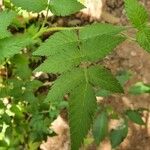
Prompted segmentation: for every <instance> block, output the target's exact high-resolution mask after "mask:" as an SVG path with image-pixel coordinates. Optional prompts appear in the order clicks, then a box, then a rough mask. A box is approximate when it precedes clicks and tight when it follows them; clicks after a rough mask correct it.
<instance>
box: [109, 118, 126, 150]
mask: <svg viewBox="0 0 150 150" xmlns="http://www.w3.org/2000/svg"><path fill="white" fill-rule="evenodd" d="M127 133H128V124H127V122H126V121H125V123H124V124H123V125H121V126H119V127H118V128H116V129H113V130H112V131H111V133H110V141H111V146H112V148H116V147H117V146H118V145H119V144H121V142H123V140H124V139H125V138H126V136H127Z"/></svg>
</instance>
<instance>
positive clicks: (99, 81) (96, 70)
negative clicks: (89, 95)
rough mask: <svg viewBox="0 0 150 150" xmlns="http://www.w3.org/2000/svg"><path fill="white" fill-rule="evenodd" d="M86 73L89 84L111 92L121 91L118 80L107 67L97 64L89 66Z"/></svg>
mask: <svg viewBox="0 0 150 150" xmlns="http://www.w3.org/2000/svg"><path fill="white" fill-rule="evenodd" d="M88 74H89V81H90V82H91V84H93V85H95V86H99V87H101V88H103V89H105V90H108V91H111V92H118V93H122V92H123V88H122V86H121V84H120V83H119V81H118V80H117V79H116V78H115V77H114V76H113V75H112V74H111V72H109V71H108V70H107V69H105V68H102V67H98V66H94V67H90V68H89V69H88Z"/></svg>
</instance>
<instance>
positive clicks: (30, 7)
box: [11, 0, 48, 12]
mask: <svg viewBox="0 0 150 150" xmlns="http://www.w3.org/2000/svg"><path fill="white" fill-rule="evenodd" d="M11 1H12V3H13V4H14V5H15V6H17V7H21V8H22V9H24V10H27V11H31V12H40V11H42V10H45V9H46V7H47V5H48V1H47V0H11Z"/></svg>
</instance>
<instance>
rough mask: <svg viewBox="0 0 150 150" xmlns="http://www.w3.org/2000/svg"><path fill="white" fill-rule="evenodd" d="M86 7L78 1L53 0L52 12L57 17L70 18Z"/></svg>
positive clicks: (51, 4)
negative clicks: (69, 16)
mask: <svg viewBox="0 0 150 150" xmlns="http://www.w3.org/2000/svg"><path fill="white" fill-rule="evenodd" d="M83 8H84V6H83V5H82V4H81V3H80V2H78V1H77V0H51V1H50V10H51V11H52V13H53V14H54V15H56V16H68V15H71V14H74V13H76V12H78V11H79V10H81V9H83Z"/></svg>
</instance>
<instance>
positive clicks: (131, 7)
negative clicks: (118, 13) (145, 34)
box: [125, 0, 148, 29]
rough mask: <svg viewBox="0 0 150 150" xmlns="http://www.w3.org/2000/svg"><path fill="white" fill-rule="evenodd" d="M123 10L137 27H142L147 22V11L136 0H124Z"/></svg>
mask: <svg viewBox="0 0 150 150" xmlns="http://www.w3.org/2000/svg"><path fill="white" fill-rule="evenodd" d="M125 10H126V13H127V16H128V18H129V20H130V21H131V23H132V24H133V26H134V27H136V28H137V29H142V28H143V27H144V26H145V25H146V24H147V21H148V12H147V11H146V9H145V7H144V6H143V5H141V4H140V3H138V0H125Z"/></svg>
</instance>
